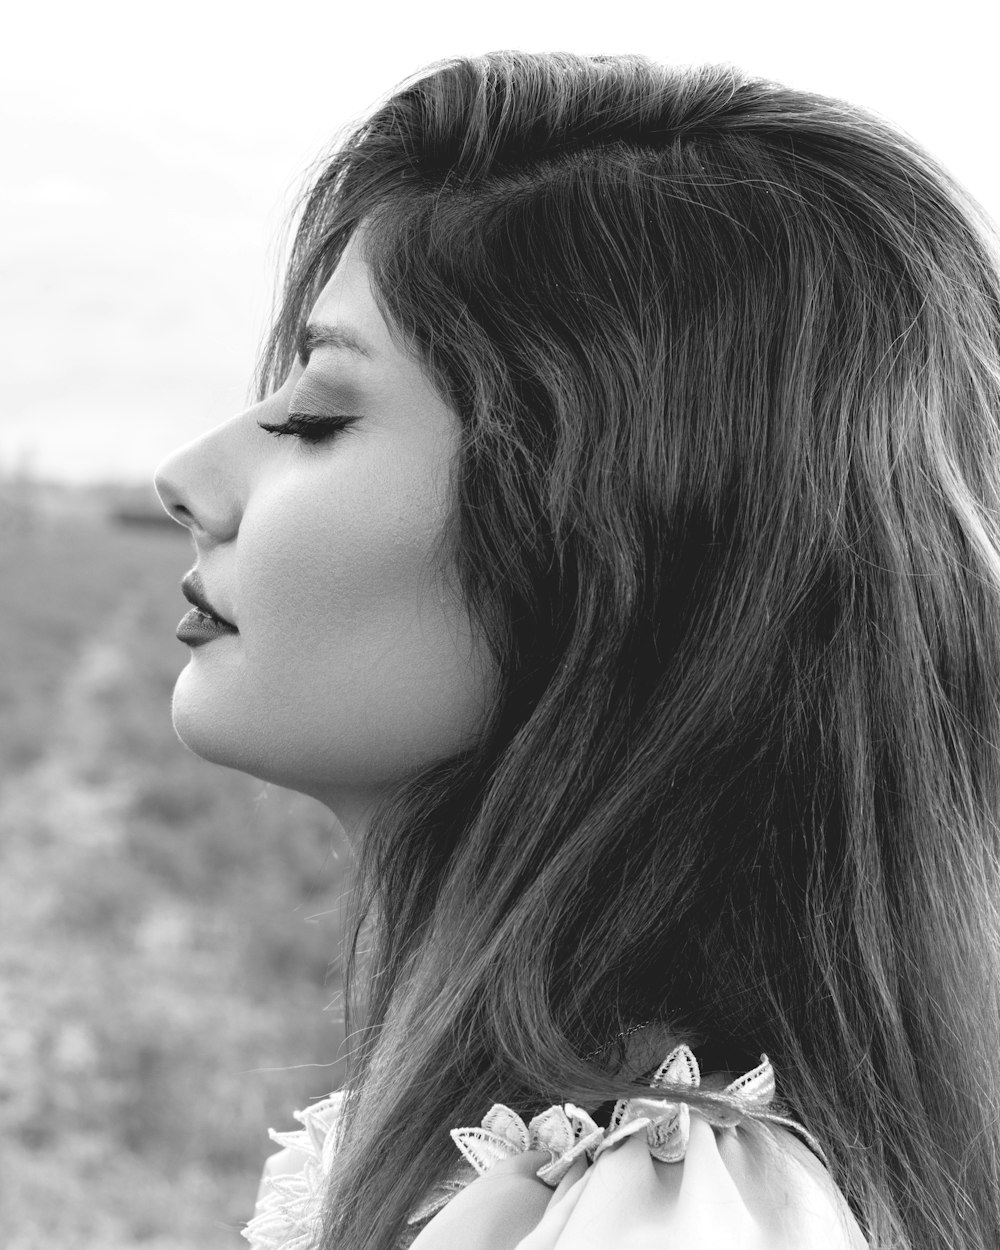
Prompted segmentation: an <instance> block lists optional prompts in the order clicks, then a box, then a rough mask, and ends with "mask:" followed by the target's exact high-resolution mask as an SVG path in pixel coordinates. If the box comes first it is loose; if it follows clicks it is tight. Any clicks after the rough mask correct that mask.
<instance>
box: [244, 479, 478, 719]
mask: <svg viewBox="0 0 1000 1250" xmlns="http://www.w3.org/2000/svg"><path fill="white" fill-rule="evenodd" d="M344 461H346V457H345V458H344ZM344 461H338V462H336V467H337V468H338V469H340V470H341V472H339V473H338V475H337V476H336V478H335V479H333V475H332V474H330V475H329V476H324V475H323V474H321V473H319V472H316V473H315V474H314V475H308V474H302V473H301V472H300V474H299V476H298V478H297V480H296V481H295V482H294V484H293V483H291V482H287V481H286V482H285V484H284V486H283V488H281V489H278V488H277V487H278V486H279V485H280V483H279V484H276V488H275V489H274V490H273V491H272V492H271V493H270V494H268V495H265V494H264V493H260V494H259V495H258V496H257V498H256V499H255V501H254V508H253V510H252V511H251V510H250V509H248V512H247V514H246V515H245V516H244V520H243V525H242V526H241V532H240V536H239V540H238V544H239V546H238V559H237V563H238V566H239V569H240V578H239V582H240V589H239V601H240V605H241V612H240V617H239V619H240V622H241V624H242V625H243V632H244V637H243V646H244V661H245V664H246V670H247V675H248V677H250V678H251V679H252V681H253V683H254V685H255V686H257V688H258V690H259V693H260V697H261V699H262V700H268V701H276V702H277V701H280V702H281V703H282V704H284V705H286V706H287V705H288V703H289V701H291V702H292V703H294V704H295V705H297V707H298V709H299V711H300V713H301V714H302V715H304V716H306V717H307V718H308V719H310V720H313V721H314V723H315V720H316V719H317V718H318V719H320V720H323V719H324V718H329V717H330V716H333V717H334V718H335V719H336V720H337V721H338V722H341V721H344V722H346V721H351V720H353V722H354V724H355V725H358V724H359V723H363V724H364V725H366V726H367V727H368V728H369V729H370V730H371V732H372V733H373V734H375V735H378V734H391V733H393V732H396V733H400V732H409V731H410V730H408V729H406V728H405V727H406V726H407V725H410V726H411V727H412V728H413V729H414V731H416V730H417V729H418V728H419V727H420V726H421V724H422V725H423V728H424V731H426V732H428V733H430V734H431V735H432V736H437V735H439V734H441V733H445V732H446V729H447V726H448V723H449V721H452V722H455V723H456V725H459V724H460V725H461V726H462V727H463V733H464V732H465V731H467V730H468V727H469V725H470V723H471V721H472V720H475V719H478V718H480V717H481V715H482V711H483V706H484V690H483V682H484V677H483V673H482V670H483V661H482V659H481V656H480V654H479V652H478V650H477V649H476V647H475V644H474V640H473V637H472V631H471V627H470V624H469V621H468V617H467V614H466V612H465V609H464V606H463V605H462V604H461V602H460V601H459V600H458V599H457V597H456V595H455V593H454V591H453V590H452V589H451V588H450V587H449V586H447V585H446V583H445V579H444V576H443V574H442V570H441V569H440V567H439V563H438V562H439V560H440V558H441V556H440V554H439V552H438V549H437V544H438V543H439V540H440V535H441V533H442V530H443V527H444V524H445V520H446V513H447V504H446V498H445V494H446V488H445V484H444V483H443V482H442V480H441V473H440V472H439V473H436V474H431V473H425V474H423V475H416V474H415V473H414V467H413V465H412V463H411V464H410V465H409V466H402V465H400V466H398V467H399V468H400V469H403V468H405V469H406V475H404V474H403V473H401V472H400V473H397V474H395V475H393V474H390V473H386V472H384V471H383V472H378V473H376V472H374V471H371V470H369V471H367V472H366V471H365V466H364V465H363V464H358V463H354V464H350V465H347V464H346V463H344ZM381 463H382V464H384V463H385V458H384V457H383V458H382V461H381ZM331 467H332V466H331ZM390 467H391V466H390ZM331 479H333V480H331ZM327 723H329V721H328V720H327ZM339 727H341V726H339V725H338V728H339Z"/></svg>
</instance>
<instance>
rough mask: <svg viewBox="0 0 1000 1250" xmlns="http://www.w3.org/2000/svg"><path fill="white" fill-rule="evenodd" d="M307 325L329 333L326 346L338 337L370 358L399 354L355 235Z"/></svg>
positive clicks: (316, 303) (312, 311) (318, 298)
mask: <svg viewBox="0 0 1000 1250" xmlns="http://www.w3.org/2000/svg"><path fill="white" fill-rule="evenodd" d="M308 325H310V326H316V325H321V326H324V327H327V328H328V329H330V330H332V331H333V333H331V334H329V335H328V339H329V344H328V345H333V346H336V345H337V339H338V336H339V338H340V339H341V340H342V343H343V345H344V347H345V348H347V349H349V348H350V345H351V343H352V340H353V342H354V343H355V344H356V345H357V347H358V348H360V352H359V353H358V354H361V355H368V356H370V357H372V358H373V359H378V358H379V357H381V356H385V355H394V354H398V352H399V349H398V348H397V347H396V346H395V344H394V342H393V339H392V335H391V334H390V331H389V327H388V326H387V325H386V322H385V318H384V317H383V316H382V313H381V312H380V310H379V307H378V304H377V303H376V300H375V295H374V292H373V290H372V286H371V279H370V275H369V270H368V266H367V264H366V263H365V260H364V256H363V254H362V246H361V240H360V238H359V235H358V234H357V233H355V234H354V235H353V236H352V237H351V240H350V242H349V243H348V245H347V247H346V248H345V249H344V251H343V254H342V255H341V257H340V260H339V262H338V264H337V267H336V269H335V270H334V271H333V273H332V274H331V275H330V277H329V279H328V280H327V282H326V284H325V286H324V287H323V289H322V291H320V293H319V295H318V297H317V299H316V302H315V304H313V307H312V309H311V311H310V313H309V319H308Z"/></svg>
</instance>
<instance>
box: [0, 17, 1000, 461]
mask: <svg viewBox="0 0 1000 1250" xmlns="http://www.w3.org/2000/svg"><path fill="white" fill-rule="evenodd" d="M17 7H18V9H19V10H20V11H19V12H11V13H10V14H8V15H7V16H6V17H5V21H4V40H3V48H2V50H0V476H4V475H6V474H10V473H29V474H31V475H33V476H38V477H44V478H48V479H59V480H65V481H69V482H76V483H88V482H95V483H96V482H112V481H119V482H123V483H135V484H141V483H148V482H150V481H151V478H152V474H153V472H154V470H155V468H156V466H157V465H158V464H159V463H160V461H161V460H162V459H163V458H164V457H165V456H166V455H168V454H169V453H170V452H171V451H173V450H174V449H175V448H176V447H178V446H181V445H183V444H185V443H187V442H190V441H191V440H192V439H194V438H197V437H198V436H199V435H200V434H202V433H204V432H205V431H206V430H208V429H210V428H212V427H213V426H214V425H217V424H219V423H220V422H222V421H224V420H227V419H228V418H229V417H231V416H234V415H235V414H236V413H238V412H241V411H243V410H244V409H245V408H246V407H247V406H248V403H249V394H250V392H249V386H250V380H251V376H252V372H253V368H254V364H255V360H256V356H257V352H258V349H259V346H260V343H261V340H262V338H263V335H264V333H265V331H266V328H267V325H268V322H269V317H270V313H271V310H272V306H273V297H274V292H275V288H276V282H277V279H278V275H279V270H280V261H281V258H282V255H283V246H284V237H283V233H282V231H283V227H284V226H285V224H286V222H287V220H288V218H289V215H290V213H291V212H292V210H293V208H294V204H295V201H296V196H297V194H298V192H299V191H300V190H301V189H302V187H303V186H304V179H305V178H306V176H307V174H308V171H309V169H310V167H311V166H313V165H314V163H315V162H316V161H317V160H318V159H319V158H320V157H321V156H322V154H323V152H324V151H325V150H327V149H328V147H329V145H330V144H331V142H333V141H334V139H335V138H336V136H337V134H338V133H341V132H342V131H343V130H344V129H345V128H346V127H348V126H349V125H350V124H351V123H355V122H357V121H360V120H361V119H362V118H363V117H364V116H365V115H366V114H367V113H368V112H369V111H370V110H371V109H372V108H373V107H374V106H375V105H376V104H378V103H379V102H380V101H381V100H382V99H383V98H384V97H385V96H386V95H388V94H389V93H391V91H392V90H393V89H394V88H395V87H396V86H397V85H398V84H399V83H400V82H401V81H403V80H404V79H406V78H408V77H410V76H411V75H413V74H414V73H415V72H416V71H418V70H419V69H421V68H422V67H424V66H426V65H428V64H430V63H432V62H434V61H436V60H440V59H442V58H445V57H449V56H453V55H467V54H473V55H475V54H478V53H483V52H487V51H492V50H496V49H499V48H518V49H522V50H527V51H552V50H565V51H572V52H582V53H589V54H594V53H615V52H639V53H643V54H645V55H647V56H649V57H651V58H653V59H654V60H658V61H661V62H664V63H666V64H675V65H681V64H692V63H702V62H725V63H730V64H733V65H735V66H736V67H738V68H739V69H742V70H745V71H747V72H749V73H752V74H755V75H762V76H764V77H768V78H772V79H776V80H777V81H779V82H783V83H785V84H786V85H787V86H790V87H799V88H803V89H806V90H810V91H816V92H819V93H821V94H824V95H830V96H834V97H837V98H841V99H846V100H849V101H851V102H852V103H854V104H859V105H862V106H864V107H866V108H868V109H870V110H872V111H874V112H876V113H879V114H881V115H882V116H883V117H885V118H887V119H888V120H890V121H891V122H893V123H894V124H895V125H897V126H899V127H901V128H902V129H903V130H905V131H906V132H908V133H909V134H910V135H912V136H913V137H914V138H915V139H916V140H917V141H918V142H920V143H921V144H922V145H923V146H924V147H925V148H927V149H928V150H929V151H930V152H931V153H932V154H933V155H934V156H935V157H936V158H937V159H938V160H939V161H941V162H942V163H943V164H944V165H945V166H946V167H947V168H948V169H949V170H950V171H951V172H952V174H954V175H955V177H957V178H958V180H959V181H960V182H962V183H963V184H964V185H965V187H966V188H967V189H968V190H969V191H970V192H971V193H972V194H973V195H974V196H975V197H976V198H977V199H978V200H979V202H980V203H981V204H982V206H983V207H984V208H985V209H986V211H987V212H988V213H989V214H990V215H991V216H993V217H994V218H995V219H1000V165H998V162H997V161H996V157H995V152H996V132H997V123H998V120H1000V106H998V103H997V97H996V89H995V83H996V72H995V58H994V52H995V43H994V40H993V38H992V34H991V31H990V29H989V21H990V18H989V10H988V6H983V5H982V4H980V3H978V2H976V3H973V2H972V0H958V3H952V4H949V5H934V6H927V7H920V6H911V5H903V4H888V3H883V4H880V3H877V2H875V3H860V2H858V0H845V3H838V4H826V5H822V4H820V5H807V4H803V3H802V2H801V0H798V2H797V3H791V2H782V3H777V2H775V3H771V2H770V0H758V2H757V3H754V4H748V3H747V0H740V2H739V3H732V2H730V0H725V2H722V3H712V2H711V0H707V2H704V3H692V2H691V0H686V2H685V3H684V4H676V3H672V2H670V0H667V2H666V3H653V4H650V3H645V4H639V3H617V2H616V3H613V4H606V5H604V6H601V7H597V6H589V5H588V4H587V3H586V2H585V0H575V2H574V3H573V4H572V5H571V4H566V3H551V4H547V3H545V0H535V2H534V3H530V2H524V0H509V2H505V3H500V4H493V5H489V4H484V3H482V2H481V0H478V2H477V0H465V2H464V3H438V4H435V3H424V4H417V3H408V4H406V5H402V4H394V3H388V4H387V3H378V2H377V0H376V2H375V3H370V4H358V3H354V4H343V3H339V4H335V3H332V2H331V0H327V2H326V3H322V4H320V3H313V2H312V0H281V2H280V3H277V2H272V3H270V4H258V3H254V0H240V2H239V3H235V2H230V0H171V3H170V4H158V5H152V4H137V3H136V2H135V0H129V2H128V3H112V2H111V0H88V2H87V3H80V0H74V2H72V3H67V2H66V0H53V2H52V3H49V4H47V5H20V6H17Z"/></svg>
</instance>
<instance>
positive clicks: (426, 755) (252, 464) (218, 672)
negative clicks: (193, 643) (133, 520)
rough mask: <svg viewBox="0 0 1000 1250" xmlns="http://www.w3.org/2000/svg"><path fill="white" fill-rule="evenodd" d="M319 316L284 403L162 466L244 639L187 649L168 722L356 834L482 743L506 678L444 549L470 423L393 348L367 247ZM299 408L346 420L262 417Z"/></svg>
mask: <svg viewBox="0 0 1000 1250" xmlns="http://www.w3.org/2000/svg"><path fill="white" fill-rule="evenodd" d="M308 320H309V326H310V327H314V328H315V331H314V334H313V339H314V340H315V346H313V347H312V349H311V352H310V354H309V357H308V362H307V363H306V364H305V365H303V364H302V363H301V362H299V363H296V365H295V366H294V368H293V369H292V372H291V373H290V375H289V376H288V378H287V379H286V380H285V383H284V385H283V386H282V387H281V389H280V390H279V391H277V392H276V393H275V394H274V395H272V396H271V397H270V398H268V399H267V400H265V401H264V402H263V403H260V404H257V405H255V406H254V407H253V408H250V409H249V410H248V411H247V412H244V413H242V414H240V415H239V416H236V417H233V418H232V419H231V420H229V421H225V422H223V423H222V424H221V425H219V426H217V427H216V428H215V429H213V430H210V431H209V432H208V433H206V434H204V435H203V436H202V437H201V438H199V439H197V440H195V441H194V442H192V443H188V444H187V445H186V446H184V447H181V448H180V449H179V450H177V451H175V452H174V453H173V454H172V455H171V456H169V457H168V458H167V459H166V460H165V461H164V462H163V464H161V465H160V466H159V469H158V470H157V473H156V479H155V480H156V489H157V492H158V494H159V496H160V499H161V501H162V503H163V506H164V507H165V508H166V509H167V511H168V512H169V513H170V514H171V515H172V516H173V517H174V518H175V519H176V520H178V521H180V522H181V523H182V524H184V525H186V526H187V527H188V528H189V529H190V531H191V534H192V537H193V539H194V543H195V550H196V557H197V558H196V564H195V567H196V568H197V570H198V572H199V573H200V575H201V578H202V582H203V585H204V589H205V593H206V594H207V596H208V599H209V601H210V602H211V604H212V605H213V607H214V608H215V609H216V611H217V612H218V613H219V615H221V616H222V617H224V618H226V619H228V620H229V621H232V622H233V623H234V624H235V625H236V627H237V629H238V631H239V632H238V633H226V634H222V635H221V636H219V637H217V638H215V639H213V640H212V641H210V642H208V643H206V644H204V645H201V646H197V647H192V649H191V654H190V657H189V659H188V663H187V665H186V667H185V668H184V669H183V671H182V672H181V674H180V676H179V677H178V679H177V684H176V686H175V688H174V697H173V724H174V729H175V730H176V732H177V734H178V736H179V737H180V739H181V741H182V742H184V743H185V744H186V745H187V746H188V747H189V748H190V749H191V750H192V751H194V752H196V753H197V754H198V755H200V756H203V757H204V758H205V759H207V760H211V761H213V762H215V763H218V764H223V765H226V766H227V767H230V768H236V769H239V770H241V771H243V772H246V773H250V774H251V775H253V776H255V777H260V778H261V779H262V780H265V781H270V782H274V783H276V784H278V785H281V786H287V787H289V788H291V789H295V790H299V791H302V792H303V793H305V794H309V795H312V796H313V797H315V798H318V799H320V800H321V801H323V802H325V803H326V804H327V805H328V806H329V807H330V808H331V809H332V810H333V811H334V813H335V814H336V815H337V816H338V817H339V819H340V820H341V822H342V823H343V824H345V825H346V826H347V827H349V828H350V827H352V826H353V825H355V824H356V823H357V822H358V821H359V820H360V819H361V816H362V815H363V813H364V810H365V809H366V808H367V807H368V806H369V804H370V803H371V802H372V801H373V800H374V799H376V798H377V797H378V796H379V795H380V794H381V793H382V792H384V791H385V790H386V789H387V788H389V787H391V786H392V785H393V784H394V783H396V782H398V781H401V780H403V779H404V778H405V777H406V776H407V775H408V774H410V773H411V772H413V771H414V770H416V769H417V768H419V767H420V766H422V765H424V764H427V763H430V762H432V761H434V760H437V759H441V758H444V757H446V756H448V755H450V754H453V753H454V752H456V751H458V750H460V749H462V748H463V747H465V746H468V745H471V743H472V742H473V741H474V739H475V737H476V735H477V733H478V731H479V730H480V728H481V726H482V722H483V719H484V716H485V711H486V707H487V703H488V699H489V697H490V694H491V693H492V683H493V672H492V666H491V664H490V662H489V660H488V659H487V653H486V649H485V646H484V645H483V644H481V643H480V642H479V641H478V640H477V639H476V638H475V636H474V632H473V629H472V626H471V622H470V619H469V616H468V612H467V610H466V608H465V606H464V604H463V602H462V600H461V597H460V595H459V594H458V593H457V591H456V590H455V589H454V588H453V587H452V585H451V584H450V579H448V578H447V576H446V574H447V570H446V569H445V568H443V567H442V560H441V557H440V556H439V555H438V552H437V551H436V545H437V544H438V542H439V540H440V539H441V535H442V532H443V527H444V525H445V522H446V520H447V517H448V513H449V507H450V498H449V470H450V464H451V461H452V458H453V456H454V454H455V452H456V450H457V447H458V439H459V422H458V418H457V416H456V415H455V413H454V412H453V411H452V410H451V409H450V408H449V407H448V406H447V405H446V404H445V403H444V401H443V400H442V399H441V397H440V396H439V394H438V393H437V391H436V390H435V389H434V387H433V386H432V385H431V383H430V382H429V380H428V379H427V377H426V376H425V375H424V373H423V371H422V369H421V368H420V366H419V365H418V363H417V360H416V358H415V357H413V356H411V355H409V354H407V353H406V352H405V351H404V350H403V349H402V348H401V347H400V346H398V345H397V343H395V342H394V341H393V340H392V338H391V337H390V334H389V330H388V327H387V325H386V323H385V321H384V319H383V318H382V315H381V313H380V312H379V310H378V307H377V305H376V303H375V300H374V298H373V296H372V292H371V289H370V286H369V281H368V269H367V266H366V264H365V262H364V261H363V259H362V256H361V251H360V245H359V240H358V238H357V236H356V237H355V239H354V240H352V242H351V245H350V246H349V247H348V248H347V250H346V251H345V253H344V255H343V258H342V259H341V261H340V264H339V265H338V266H337V269H336V271H335V272H334V274H333V276H332V277H331V278H330V280H329V282H328V283H327V284H326V286H325V287H324V288H323V291H322V293H321V294H320V296H319V299H318V300H317V301H316V304H315V306H314V307H313V309H312V312H311V314H310V316H309V319H308ZM352 343H353V346H352ZM289 413H302V414H312V415H314V416H318V417H331V416H333V417H336V416H340V415H344V416H349V417H350V418H351V423H350V425H349V426H348V427H347V428H344V429H341V430H340V431H337V430H332V431H330V429H329V427H327V435H326V436H324V438H323V441H321V442H319V443H312V444H310V443H308V442H306V441H303V440H301V439H299V438H298V437H296V436H295V435H294V434H285V435H281V436H276V435H274V434H272V433H269V432H266V431H264V430H262V429H261V428H260V426H259V424H258V422H266V423H270V424H272V425H277V424H280V423H282V422H284V421H285V420H286V418H287V417H288V415H289ZM314 428H315V427H314ZM317 432H319V431H318V430H317ZM435 557H437V558H435ZM184 606H186V605H183V604H182V603H181V601H180V595H179V594H178V607H179V608H183V607H184Z"/></svg>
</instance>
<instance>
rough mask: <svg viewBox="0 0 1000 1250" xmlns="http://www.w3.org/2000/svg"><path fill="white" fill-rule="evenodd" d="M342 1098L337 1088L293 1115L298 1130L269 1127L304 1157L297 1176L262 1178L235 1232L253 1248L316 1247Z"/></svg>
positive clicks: (274, 1137) (275, 1136) (291, 1249)
mask: <svg viewBox="0 0 1000 1250" xmlns="http://www.w3.org/2000/svg"><path fill="white" fill-rule="evenodd" d="M343 1099H344V1091H343V1090H337V1091H336V1093H333V1094H331V1095H330V1096H329V1098H324V1099H323V1100H322V1102H317V1103H313V1105H312V1106H311V1107H307V1108H306V1109H305V1110H304V1111H296V1112H294V1113H293V1114H294V1116H295V1119H296V1120H298V1122H299V1123H300V1124H301V1125H302V1126H303V1127H302V1128H301V1129H297V1130H295V1131H293V1132H290V1133H278V1132H275V1130H274V1129H273V1128H272V1129H268V1136H269V1137H270V1138H271V1140H272V1141H273V1142H277V1144H278V1145H279V1146H284V1147H286V1148H288V1149H290V1150H296V1151H299V1152H300V1153H301V1154H303V1155H305V1157H306V1158H305V1163H304V1165H303V1167H302V1168H301V1169H300V1170H299V1171H297V1172H288V1173H285V1174H283V1175H282V1174H279V1175H277V1176H267V1175H265V1176H264V1179H263V1182H262V1183H261V1191H260V1197H259V1198H258V1200H257V1207H256V1210H255V1212H254V1216H253V1219H252V1220H250V1221H249V1223H248V1224H247V1226H246V1227H245V1228H243V1229H241V1230H240V1232H241V1235H242V1236H243V1237H245V1238H246V1240H247V1241H248V1242H249V1243H250V1245H251V1247H252V1250H313V1248H314V1247H315V1246H316V1244H317V1242H318V1241H319V1234H320V1215H321V1212H322V1208H323V1193H324V1191H325V1189H326V1180H327V1177H328V1176H329V1174H330V1169H331V1167H332V1166H333V1157H334V1153H335V1150H336V1142H337V1134H336V1132H335V1131H334V1130H335V1128H336V1124H337V1120H338V1118H339V1116H340V1111H341V1106H342V1104H343Z"/></svg>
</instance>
